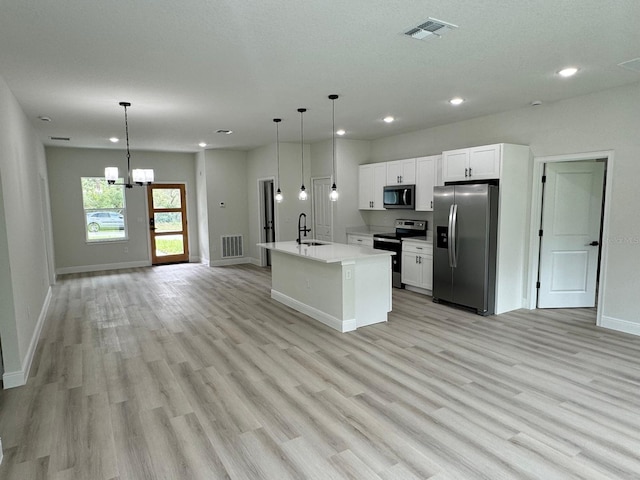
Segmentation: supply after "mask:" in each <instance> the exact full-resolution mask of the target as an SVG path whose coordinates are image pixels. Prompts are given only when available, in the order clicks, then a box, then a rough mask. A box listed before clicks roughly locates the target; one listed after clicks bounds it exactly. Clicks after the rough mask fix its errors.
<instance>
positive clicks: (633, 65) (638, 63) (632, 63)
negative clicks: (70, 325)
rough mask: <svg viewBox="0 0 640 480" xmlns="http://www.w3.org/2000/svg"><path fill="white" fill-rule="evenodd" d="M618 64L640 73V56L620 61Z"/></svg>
mask: <svg viewBox="0 0 640 480" xmlns="http://www.w3.org/2000/svg"><path fill="white" fill-rule="evenodd" d="M618 66H619V67H622V68H625V69H627V70H631V71H632V72H636V73H640V58H634V59H633V60H629V61H627V62H622V63H619V64H618Z"/></svg>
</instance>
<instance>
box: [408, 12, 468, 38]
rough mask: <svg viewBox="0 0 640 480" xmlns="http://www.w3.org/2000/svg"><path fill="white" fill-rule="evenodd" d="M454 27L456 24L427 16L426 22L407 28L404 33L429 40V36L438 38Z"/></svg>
mask: <svg viewBox="0 0 640 480" xmlns="http://www.w3.org/2000/svg"><path fill="white" fill-rule="evenodd" d="M454 28H458V26H457V25H454V24H452V23H447V22H443V21H442V20H436V19H435V18H431V17H429V19H428V20H427V21H426V22H424V23H422V24H420V25H418V26H417V27H413V28H411V29H409V30H407V31H406V32H404V34H405V35H407V36H408V37H411V38H415V39H416V40H429V39H430V38H440V37H441V36H442V35H443V34H445V33H446V32H448V31H449V30H453V29H454Z"/></svg>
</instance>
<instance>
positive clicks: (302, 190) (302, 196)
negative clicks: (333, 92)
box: [298, 108, 307, 200]
mask: <svg viewBox="0 0 640 480" xmlns="http://www.w3.org/2000/svg"><path fill="white" fill-rule="evenodd" d="M306 111H307V109H306V108H299V109H298V112H300V149H301V152H302V153H301V155H300V159H301V160H300V163H301V165H302V173H301V179H302V186H301V187H300V193H298V200H306V199H307V192H306V189H305V188H304V122H303V119H302V116H303V114H304V112H306Z"/></svg>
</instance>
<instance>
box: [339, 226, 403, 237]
mask: <svg viewBox="0 0 640 480" xmlns="http://www.w3.org/2000/svg"><path fill="white" fill-rule="evenodd" d="M394 230H395V227H381V226H376V225H360V226H358V227H347V229H346V233H347V235H363V236H367V237H371V236H373V235H374V234H376V233H389V232H393V231H394Z"/></svg>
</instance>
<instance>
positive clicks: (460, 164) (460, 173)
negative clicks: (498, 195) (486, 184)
mask: <svg viewBox="0 0 640 480" xmlns="http://www.w3.org/2000/svg"><path fill="white" fill-rule="evenodd" d="M501 147H502V144H496V145H486V146H483V147H472V148H463V149H460V150H449V151H447V152H443V153H442V181H443V182H459V181H465V180H466V181H469V180H491V179H498V178H500V161H501V157H502V148H501Z"/></svg>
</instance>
